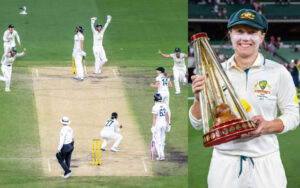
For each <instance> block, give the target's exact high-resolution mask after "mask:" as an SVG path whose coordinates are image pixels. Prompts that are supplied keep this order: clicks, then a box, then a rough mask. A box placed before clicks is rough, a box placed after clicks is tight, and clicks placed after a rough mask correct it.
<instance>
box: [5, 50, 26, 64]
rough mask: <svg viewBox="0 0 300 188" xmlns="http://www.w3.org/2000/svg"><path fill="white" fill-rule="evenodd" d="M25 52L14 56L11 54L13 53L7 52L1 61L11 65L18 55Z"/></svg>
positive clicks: (20, 54) (21, 54)
mask: <svg viewBox="0 0 300 188" xmlns="http://www.w3.org/2000/svg"><path fill="white" fill-rule="evenodd" d="M23 55H24V52H22V53H17V54H16V55H15V56H14V57H12V56H11V53H7V54H5V55H3V56H2V59H1V63H2V65H6V66H11V65H12V64H13V63H14V61H15V59H16V58H17V57H20V56H23Z"/></svg>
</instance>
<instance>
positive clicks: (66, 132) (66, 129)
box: [58, 125, 74, 151]
mask: <svg viewBox="0 0 300 188" xmlns="http://www.w3.org/2000/svg"><path fill="white" fill-rule="evenodd" d="M59 137H60V139H59V145H58V150H59V151H60V150H61V148H62V147H63V145H64V144H70V143H72V142H73V141H74V136H73V129H72V128H71V127H70V126H69V125H63V128H62V129H61V130H60V134H59Z"/></svg>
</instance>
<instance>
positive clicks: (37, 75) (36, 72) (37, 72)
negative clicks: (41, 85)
mask: <svg viewBox="0 0 300 188" xmlns="http://www.w3.org/2000/svg"><path fill="white" fill-rule="evenodd" d="M35 75H36V77H39V70H38V69H35Z"/></svg>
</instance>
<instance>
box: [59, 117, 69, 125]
mask: <svg viewBox="0 0 300 188" xmlns="http://www.w3.org/2000/svg"><path fill="white" fill-rule="evenodd" d="M60 122H61V123H62V124H64V125H69V124H70V123H71V121H70V120H69V118H68V117H66V116H64V117H62V118H61V120H60Z"/></svg>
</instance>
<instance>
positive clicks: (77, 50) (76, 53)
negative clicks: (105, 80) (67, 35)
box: [72, 26, 86, 81]
mask: <svg viewBox="0 0 300 188" xmlns="http://www.w3.org/2000/svg"><path fill="white" fill-rule="evenodd" d="M83 30H84V29H83V27H82V26H78V27H76V34H75V36H74V48H73V53H72V57H73V60H74V61H75V66H76V70H77V75H76V76H75V77H74V79H75V80H80V81H83V80H84V73H83V66H82V60H83V57H85V56H86V53H85V52H84V51H83V42H84V36H83Z"/></svg>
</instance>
